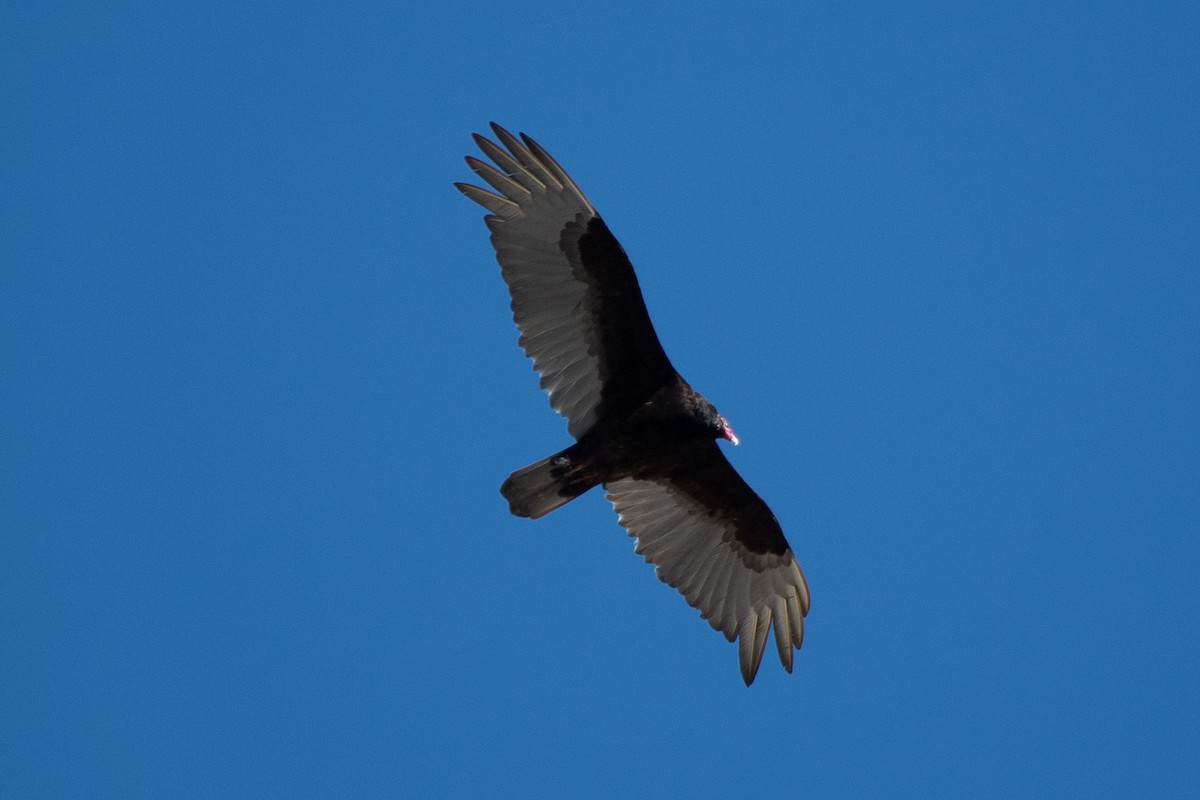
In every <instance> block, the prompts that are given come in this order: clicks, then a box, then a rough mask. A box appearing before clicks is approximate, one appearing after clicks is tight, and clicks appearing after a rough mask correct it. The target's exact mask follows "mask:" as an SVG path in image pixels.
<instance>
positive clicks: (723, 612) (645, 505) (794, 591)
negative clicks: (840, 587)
mask: <svg viewBox="0 0 1200 800" xmlns="http://www.w3.org/2000/svg"><path fill="white" fill-rule="evenodd" d="M684 450H685V451H686V452H680V453H677V454H676V457H675V458H673V459H672V460H671V462H670V465H664V466H661V467H658V466H654V465H650V466H648V468H647V470H646V472H645V473H644V474H639V475H634V476H632V477H629V478H624V479H621V480H617V481H613V482H611V483H608V484H606V485H605V487H604V488H605V490H606V491H607V495H608V499H609V501H611V502H612V504H613V509H614V510H615V511H616V512H617V514H618V515H619V516H620V521H621V525H622V526H623V527H624V528H625V529H626V530H628V531H629V535H630V536H633V537H635V538H636V539H637V546H636V550H637V552H638V553H640V554H641V555H642V556H643V557H644V558H645V559H646V560H647V561H649V562H650V563H652V564H654V565H655V573H656V574H657V575H658V577H659V579H660V580H662V581H663V582H664V583H667V584H669V585H671V586H673V587H675V588H676V589H678V590H679V592H680V593H681V594H682V595H683V596H684V598H686V599H687V602H688V604H690V605H691V606H693V607H695V608H697V609H699V610H700V616H701V617H703V618H704V619H706V620H708V623H709V624H710V625H712V626H713V627H714V628H716V629H717V630H719V631H721V633H723V634H725V638H726V639H728V640H729V641H731V642H732V641H734V640H735V639H737V640H738V656H739V661H740V663H741V669H742V679H743V680H745V682H746V685H747V686H748V685H750V683H751V681H753V680H754V675H755V673H757V672H758V665H759V662H760V661H761V660H762V655H763V648H764V647H765V645H766V642H767V632H768V631H769V630H770V629H771V628H772V627H774V630H775V645H776V647H777V649H778V651H779V661H780V662H781V663H782V664H783V666H784V669H786V670H787V671H788V672H791V671H792V650H794V649H799V647H800V643H801V641H802V640H803V638H804V616H805V615H806V614H807V613H808V606H809V599H808V585H807V584H806V583H805V581H804V575H803V573H801V571H800V565H799V564H798V563H797V562H796V558H795V556H794V555H793V554H792V550H791V548H790V547H789V546H788V543H787V540H786V539H785V538H784V536H783V531H782V530H780V528H779V523H778V522H777V521H776V520H775V516H774V515H773V514H772V513H771V510H770V509H769V508H767V504H766V503H764V502H763V501H762V499H761V498H760V497H759V496H758V495H757V494H755V493H754V490H753V489H751V488H750V487H749V486H748V485H747V484H746V482H745V481H744V480H742V477H741V476H740V475H738V473H737V471H736V470H734V468H733V467H732V466H731V465H730V464H729V462H728V461H727V460H726V459H725V456H724V455H722V453H721V451H720V449H719V448H718V447H717V444H716V442H715V441H697V442H695V443H694V444H689V445H688V446H687V447H686V448H684Z"/></svg>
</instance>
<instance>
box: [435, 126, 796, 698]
mask: <svg viewBox="0 0 1200 800" xmlns="http://www.w3.org/2000/svg"><path fill="white" fill-rule="evenodd" d="M492 131H493V132H494V133H495V136H496V138H497V139H498V140H499V144H497V143H496V142H493V141H491V140H489V139H487V138H485V137H483V136H480V135H478V134H476V135H475V143H476V144H477V145H478V146H479V149H480V150H481V151H482V152H483V154H484V155H485V156H487V157H488V158H489V159H490V160H491V163H488V162H487V161H484V160H482V159H479V158H476V157H474V156H467V164H468V165H469V166H470V167H471V169H472V170H473V171H474V172H475V174H476V175H478V176H479V177H480V179H482V180H483V182H484V183H486V184H487V185H488V186H489V187H491V189H490V190H489V189H484V188H481V187H479V186H474V185H471V184H465V183H456V184H455V186H456V187H458V189H459V190H460V191H462V193H463V194H465V195H466V196H467V197H469V198H470V199H471V200H474V201H475V202H476V203H478V204H479V205H481V206H483V207H484V208H485V209H487V211H488V212H489V213H488V215H487V216H486V217H484V220H485V222H486V223H487V226H488V229H489V230H490V231H491V241H492V246H493V247H494V248H495V250H496V260H497V261H498V262H499V263H500V274H501V276H502V277H503V278H504V282H505V283H506V284H508V289H509V293H510V295H511V297H512V312H513V320H514V321H515V322H516V324H517V329H518V331H519V332H520V337H519V338H518V340H517V341H518V343H519V344H520V346H521V348H522V349H523V350H524V351H525V354H526V355H527V356H528V357H529V358H530V359H532V360H533V366H534V369H535V370H536V371H537V373H538V374H539V375H540V376H541V386H542V388H543V389H545V390H546V391H547V392H549V394H550V405H551V407H552V408H553V409H554V410H555V411H557V412H558V413H560V414H562V415H563V416H564V417H566V419H567V430H568V432H569V433H570V434H571V436H572V437H574V438H575V440H576V442H575V444H573V445H571V446H570V447H568V448H566V449H565V450H563V451H561V452H559V453H556V454H554V455H552V456H549V457H548V458H544V459H542V460H541V461H538V462H537V463H535V464H531V465H529V466H527V467H524V468H523V469H519V470H517V471H516V472H514V473H513V474H512V475H510V476H509V477H508V479H507V480H506V481H505V482H504V484H503V485H502V486H501V487H500V491H501V493H502V494H503V495H504V497H505V498H506V499H507V500H508V503H509V509H510V510H511V511H512V513H513V514H516V515H517V516H522V517H532V518H534V519H536V518H538V517H541V516H544V515H545V514H548V513H550V512H551V511H553V510H554V509H556V508H558V507H559V506H561V505H563V504H564V503H567V502H569V501H570V500H573V499H574V498H576V497H578V496H579V495H581V494H583V493H584V492H586V491H587V490H589V489H591V488H592V487H594V486H601V487H603V488H604V491H605V493H606V495H607V497H608V499H609V501H610V502H611V503H612V505H613V509H614V510H615V511H616V512H617V514H618V519H619V522H620V524H621V525H622V526H623V527H624V528H625V529H626V530H627V531H628V532H629V534H630V535H631V536H633V537H634V538H635V539H636V540H637V545H636V548H635V549H636V551H637V552H638V553H639V554H641V555H642V556H643V557H644V558H645V559H646V560H647V561H649V562H650V563H652V564H654V565H655V573H656V574H657V575H658V577H659V578H660V579H661V580H662V581H663V582H665V583H667V584H669V585H671V586H673V587H675V588H676V589H678V590H679V592H680V593H681V594H682V595H683V596H684V598H685V599H686V600H687V602H688V603H689V604H690V605H692V606H693V607H695V608H697V609H699V611H700V616H701V617H703V618H704V619H706V620H708V622H709V624H710V625H712V626H713V628H715V629H716V630H718V631H720V632H721V633H723V634H724V635H725V638H726V639H728V640H729V641H731V642H732V641H735V640H736V641H737V643H738V657H739V663H740V666H741V672H742V678H743V680H745V682H746V684H747V685H749V684H750V683H751V682H752V681H753V680H754V676H755V674H756V673H757V672H758V667H759V663H760V662H761V661H762V656H763V651H764V649H765V647H766V642H767V638H768V633H770V632H772V631H773V632H774V639H775V646H776V650H777V651H778V654H779V661H780V663H782V664H783V667H784V669H786V670H787V671H788V672H791V671H792V654H793V650H796V649H799V647H800V644H801V642H802V640H803V638H804V617H805V615H806V614H807V613H808V608H809V596H808V586H807V584H806V583H805V581H804V575H803V573H802V572H801V571H800V565H799V564H798V563H797V562H796V557H795V555H794V554H793V553H792V550H791V547H789V546H788V543H787V540H786V539H785V538H784V536H783V531H782V530H781V529H780V527H779V523H778V522H777V521H776V519H775V516H774V515H773V514H772V513H771V510H770V509H769V508H768V507H767V505H766V503H764V502H763V501H762V499H761V498H760V497H759V496H758V495H757V494H755V492H754V490H753V489H751V488H750V486H749V485H747V484H746V482H745V481H744V480H742V478H741V476H740V475H738V473H737V471H736V470H734V468H733V466H732V465H730V463H729V462H728V461H727V460H726V458H725V456H724V454H723V453H722V452H721V450H720V448H719V447H718V446H717V442H716V440H717V439H726V440H728V441H730V442H732V443H733V444H737V443H738V439H737V437H736V436H735V435H734V433H733V429H732V428H730V426H729V423H728V422H727V421H726V419H725V418H724V417H722V416H721V415H720V414H718V413H717V410H716V409H715V408H714V407H713V405H712V403H710V402H708V400H706V399H705V398H704V397H703V396H701V395H700V393H699V392H697V391H696V390H695V389H693V388H692V387H691V386H690V385H688V383H687V381H685V380H684V379H683V378H682V377H680V375H679V373H678V372H676V371H675V368H674V367H672V366H671V362H670V361H669V360H668V358H667V355H666V353H665V352H664V351H663V348H662V345H661V344H660V343H659V341H658V335H657V334H656V333H655V332H654V326H653V325H652V324H651V323H650V315H649V313H647V311H646V304H645V302H644V301H643V299H642V292H641V289H640V288H639V286H638V282H637V277H636V276H635V275H634V272H633V265H632V264H630V262H629V258H628V257H627V256H626V255H625V251H624V250H623V249H622V248H621V245H620V244H619V243H618V242H617V240H616V238H615V237H614V236H613V235H612V233H611V232H610V231H609V230H608V226H607V225H605V224H604V220H603V219H601V218H600V215H599V214H598V213H596V209H595V208H594V207H593V206H592V204H591V203H590V202H588V200H587V198H586V197H585V196H584V194H583V192H582V191H580V189H579V187H578V186H577V185H576V183H575V182H574V181H573V180H571V178H570V176H568V175H567V173H566V171H564V170H563V168H562V167H560V166H559V165H558V162H556V161H555V160H554V159H553V158H551V156H550V154H549V153H547V152H546V151H545V150H544V149H542V147H541V146H539V145H538V144H537V142H535V141H533V140H532V139H531V138H529V137H528V136H526V135H525V134H521V135H520V137H519V138H518V137H517V136H513V135H512V134H511V133H509V132H508V131H506V130H505V129H504V128H501V127H500V126H499V125H496V124H494V123H493V124H492Z"/></svg>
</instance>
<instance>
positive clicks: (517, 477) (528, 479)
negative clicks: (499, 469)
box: [500, 448, 597, 519]
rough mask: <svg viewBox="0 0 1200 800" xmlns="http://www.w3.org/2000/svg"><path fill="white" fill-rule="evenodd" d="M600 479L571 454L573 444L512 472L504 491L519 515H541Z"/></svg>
mask: <svg viewBox="0 0 1200 800" xmlns="http://www.w3.org/2000/svg"><path fill="white" fill-rule="evenodd" d="M596 483H597V481H595V480H593V479H590V478H588V477H587V476H586V475H585V474H584V472H583V470H581V469H580V465H579V464H577V463H576V462H575V461H574V460H573V459H572V458H571V448H567V449H566V450H563V451H562V452H561V453H555V454H554V455H552V456H550V457H549V458H543V459H542V460H541V461H538V462H537V463H534V464H530V465H529V466H528V467H522V468H521V469H519V470H517V471H516V472H514V473H513V474H512V475H509V476H508V480H506V481H505V482H504V483H503V484H502V485H501V486H500V494H502V495H504V499H506V500H508V510H509V511H511V512H512V513H514V514H516V515H517V516H518V517H530V518H532V519H537V518H538V517H544V516H545V515H547V514H549V513H550V512H551V511H553V510H554V509H556V508H558V507H559V506H561V505H564V504H565V503H569V502H570V501H572V500H574V499H575V498H576V497H579V495H581V494H583V493H584V492H586V491H587V490H588V489H590V488H592V487H593V486H595V485H596Z"/></svg>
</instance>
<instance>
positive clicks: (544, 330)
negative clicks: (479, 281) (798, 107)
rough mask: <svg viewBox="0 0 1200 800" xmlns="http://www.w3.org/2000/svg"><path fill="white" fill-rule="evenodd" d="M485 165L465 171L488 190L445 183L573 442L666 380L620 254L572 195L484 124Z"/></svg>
mask: <svg viewBox="0 0 1200 800" xmlns="http://www.w3.org/2000/svg"><path fill="white" fill-rule="evenodd" d="M492 131H493V133H494V134H495V136H496V138H497V139H498V140H499V142H500V144H497V143H496V142H493V141H491V140H490V139H487V138H486V137H483V136H480V135H478V134H475V137H474V138H475V142H476V144H477V145H478V146H479V149H480V150H481V151H482V153H483V155H485V156H487V157H488V158H489V159H490V160H491V162H492V163H490V164H489V163H487V162H486V161H483V160H481V159H479V158H476V157H474V156H468V157H467V165H468V166H469V167H470V168H471V169H472V170H473V171H474V172H475V174H476V175H478V176H479V177H480V179H482V180H483V181H484V182H485V183H486V184H487V185H488V186H490V187H491V188H492V189H493V190H495V191H489V190H487V189H483V188H480V187H478V186H473V185H471V184H463V183H458V184H455V186H457V187H458V188H459V190H460V191H461V192H462V193H463V194H464V195H466V196H467V197H468V198H470V199H471V200H474V201H475V202H476V203H478V204H479V205H481V206H483V207H484V208H485V209H487V210H488V211H489V212H490V216H488V217H486V218H485V219H486V221H487V225H488V229H489V230H490V231H491V232H492V246H493V247H494V248H495V250H496V260H497V261H498V262H499V263H500V272H501V275H502V276H503V277H504V281H505V283H507V284H508V289H509V293H510V294H511V296H512V306H511V307H512V312H513V321H514V322H516V324H517V329H518V330H519V331H520V337H519V338H518V343H519V344H520V346H521V348H522V349H523V350H524V351H525V354H526V355H527V356H528V357H529V358H531V359H532V360H533V366H534V369H535V370H537V372H538V374H539V375H540V376H541V385H542V387H543V388H544V389H547V390H548V391H549V393H550V406H551V408H553V409H554V410H555V411H557V412H559V413H560V414H562V415H563V416H564V417H566V418H567V430H568V431H569V432H570V433H571V435H572V436H574V437H575V438H577V439H578V438H580V437H581V436H583V434H585V433H586V432H587V431H588V430H589V429H590V428H591V427H592V426H593V425H594V424H595V423H596V421H597V420H598V419H599V418H600V416H601V415H602V414H605V413H614V414H622V413H628V412H630V411H631V410H632V409H634V408H636V407H637V406H638V405H640V404H641V403H643V402H645V401H646V400H647V399H648V398H649V397H650V396H651V395H652V394H653V393H654V392H655V391H657V390H658V389H660V388H661V387H662V386H664V385H667V384H668V383H669V382H671V381H672V380H673V379H674V378H675V377H676V376H675V371H674V368H673V367H671V364H670V362H669V361H668V360H667V357H666V354H665V353H663V350H662V346H661V345H660V344H659V341H658V336H657V334H656V333H655V332H654V327H653V326H652V325H651V324H650V317H649V314H648V313H647V312H646V306H645V303H644V302H643V300H642V296H641V289H640V288H639V287H638V284H637V278H636V276H635V275H634V273H633V266H632V265H631V264H630V263H629V259H628V257H627V256H626V255H625V251H624V250H622V249H621V245H620V244H619V243H618V242H617V240H616V239H615V238H613V235H612V234H611V233H610V232H609V230H608V227H607V226H606V225H605V224H604V221H603V220H601V219H600V216H599V215H598V214H597V213H596V209H595V208H594V207H593V206H592V204H591V203H590V202H589V201H588V200H587V198H586V197H584V194H583V192H582V191H581V190H580V189H579V186H578V185H577V184H576V183H575V182H574V181H573V180H571V178H570V176H569V175H567V173H566V171H565V170H564V169H563V168H562V167H561V166H560V165H559V164H558V162H557V161H555V160H554V159H553V158H552V157H551V156H550V155H549V153H547V152H546V151H545V149H543V148H542V147H541V146H540V145H539V144H538V143H537V142H535V141H533V140H532V139H530V138H529V137H528V136H525V135H524V134H521V135H520V137H519V138H518V137H517V136H514V135H513V134H511V133H509V132H508V131H506V130H505V129H504V128H501V127H500V126H499V125H495V124H493V125H492Z"/></svg>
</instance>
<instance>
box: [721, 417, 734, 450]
mask: <svg viewBox="0 0 1200 800" xmlns="http://www.w3.org/2000/svg"><path fill="white" fill-rule="evenodd" d="M720 419H721V438H723V439H728V440H729V441H731V442H733V445H734V447H736V446H737V444H738V438H737V434H736V433H734V432H733V428H731V427H729V420H727V419H725V418H724V417H721V418H720Z"/></svg>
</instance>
